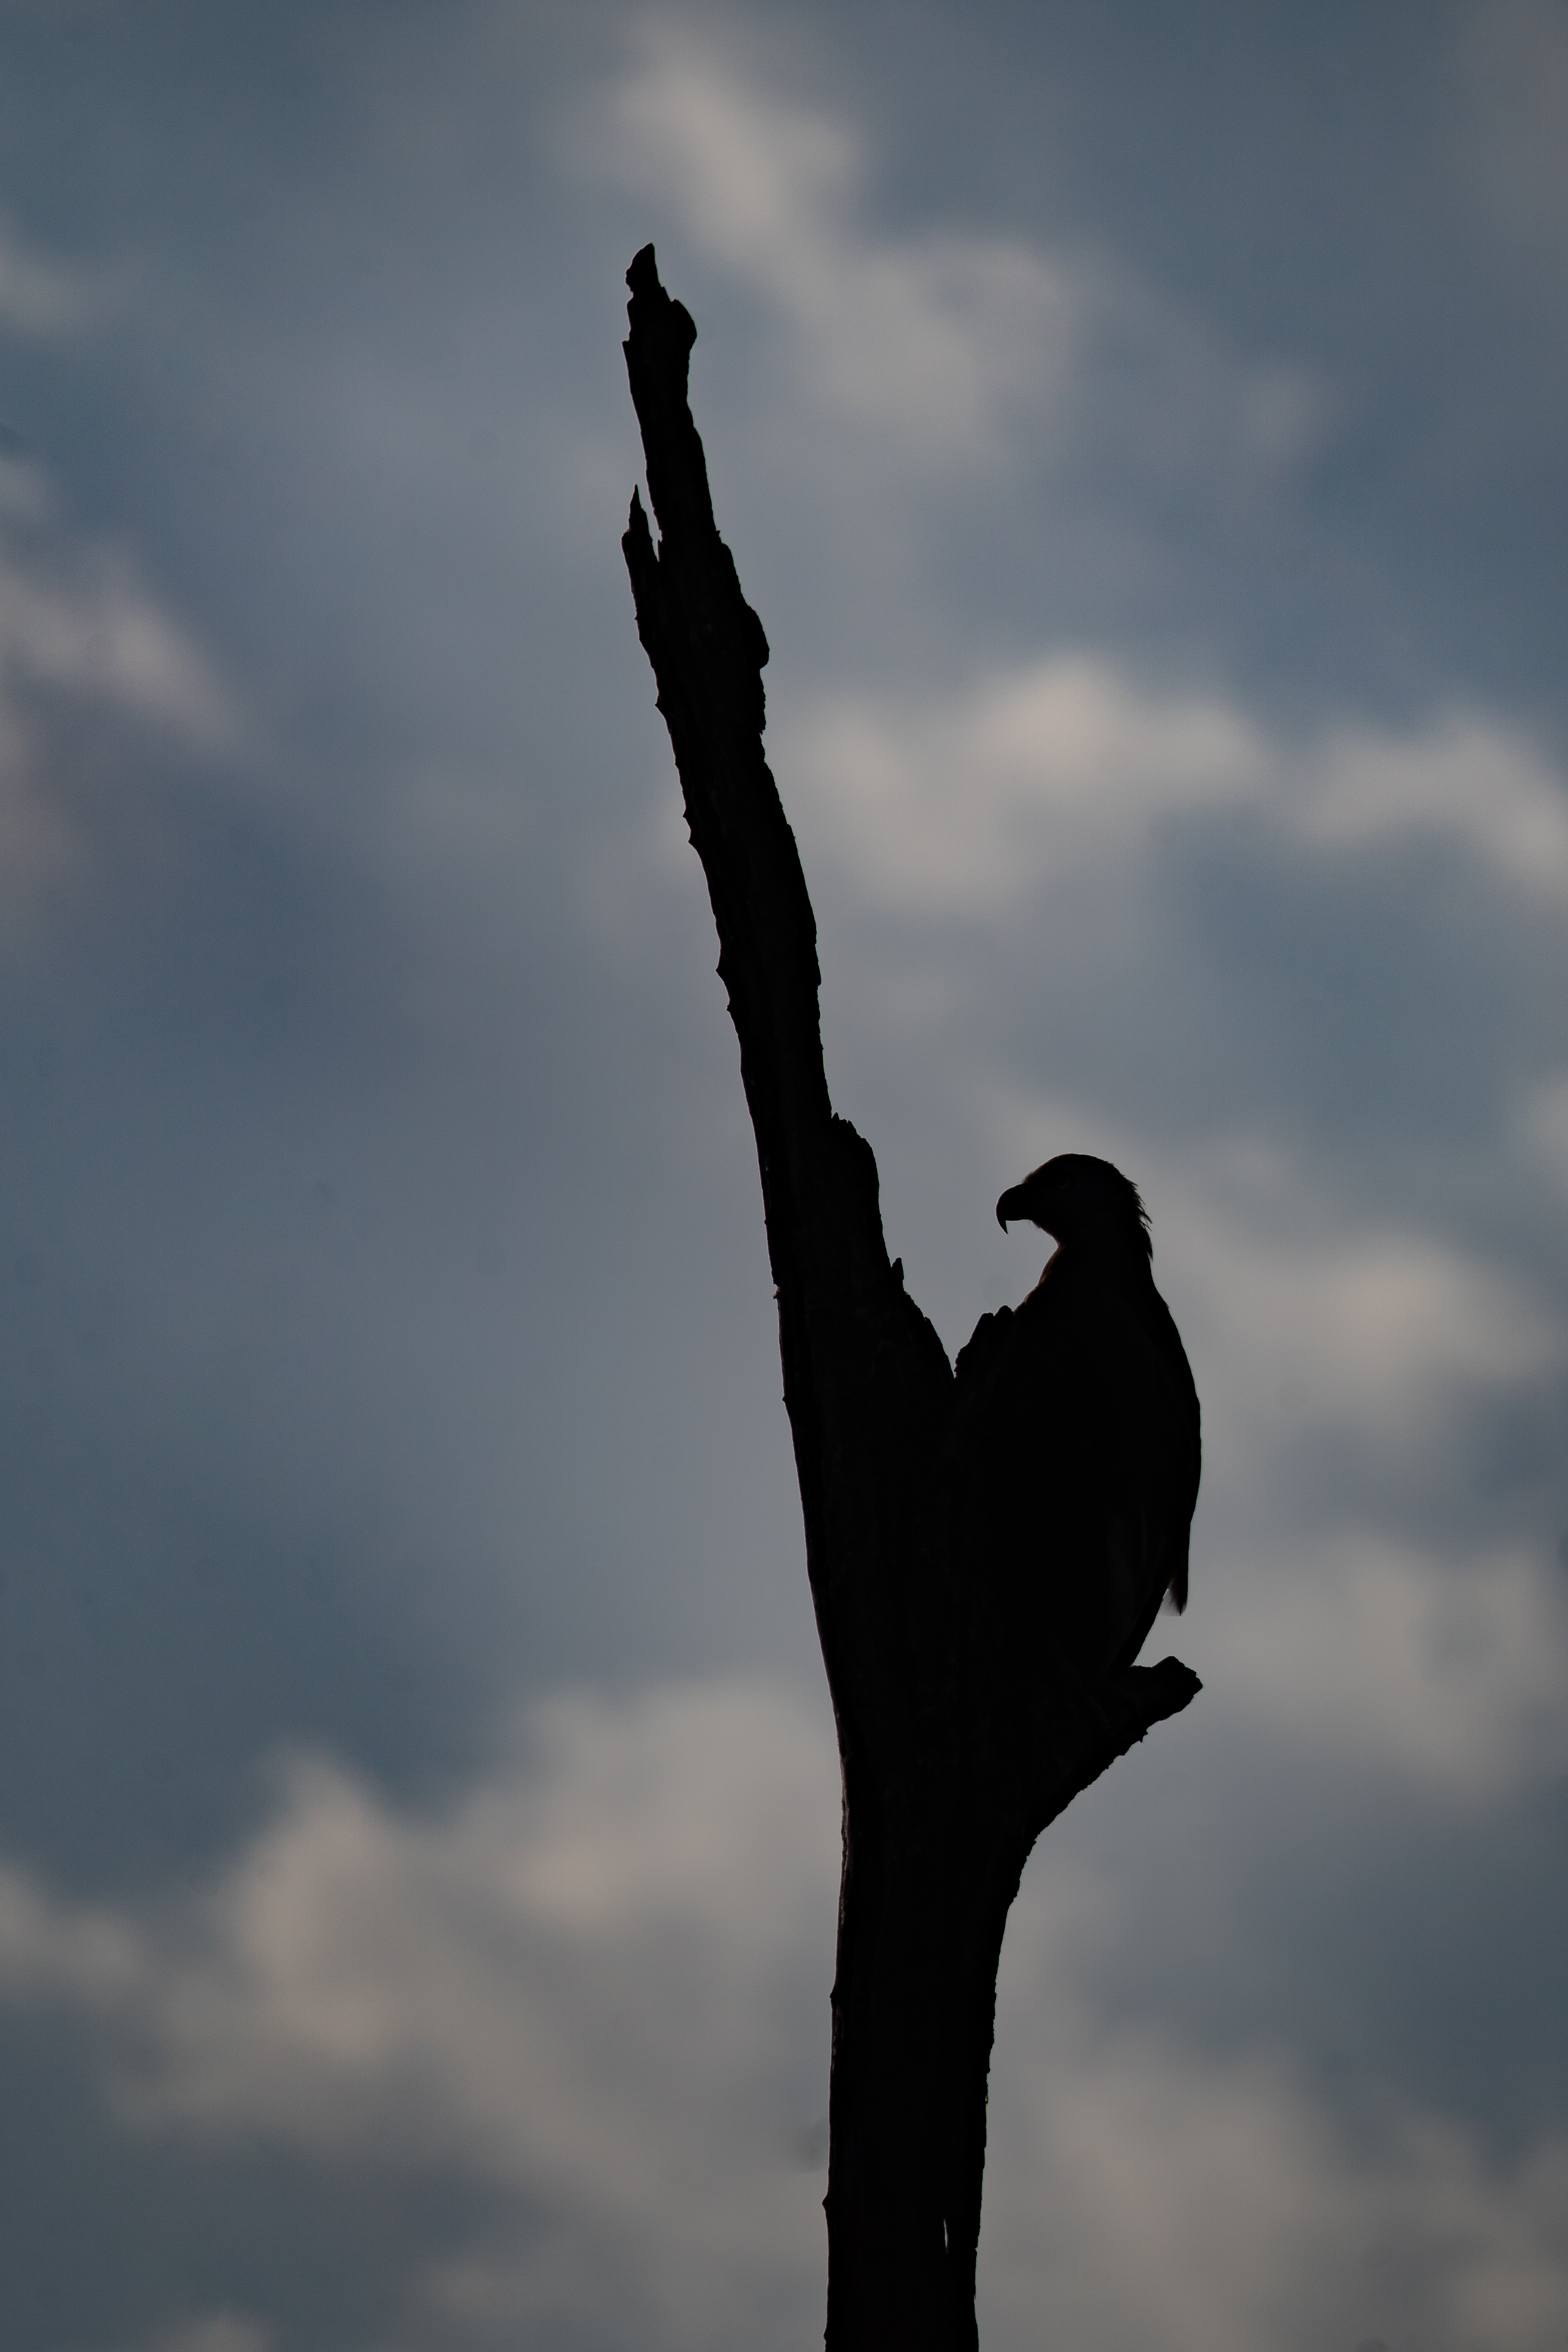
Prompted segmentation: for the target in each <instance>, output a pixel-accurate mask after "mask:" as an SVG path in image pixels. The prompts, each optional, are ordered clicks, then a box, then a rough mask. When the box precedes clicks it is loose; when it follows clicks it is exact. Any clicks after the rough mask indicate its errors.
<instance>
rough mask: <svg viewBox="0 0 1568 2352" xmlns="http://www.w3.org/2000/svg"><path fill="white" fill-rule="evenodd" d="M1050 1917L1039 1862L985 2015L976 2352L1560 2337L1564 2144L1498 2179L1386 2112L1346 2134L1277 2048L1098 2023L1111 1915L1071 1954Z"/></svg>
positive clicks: (1401, 2110) (1401, 2111) (1401, 2113)
mask: <svg viewBox="0 0 1568 2352" xmlns="http://www.w3.org/2000/svg"><path fill="white" fill-rule="evenodd" d="M1056 1901H1057V1891H1056V1873H1055V1871H1054V1868H1053V1866H1052V1864H1051V1862H1050V1861H1049V1860H1045V1861H1043V1863H1042V1862H1038V1861H1037V1863H1036V1864H1033V1865H1031V1868H1030V1874H1029V1875H1028V1877H1027V1878H1026V1881H1025V1886H1024V1891H1023V1893H1022V1895H1020V1897H1019V1903H1018V1905H1017V1906H1016V1908H1015V1913H1014V1917H1013V1920H1012V1922H1011V1924H1010V1925H1009V1939H1008V1948H1007V1951H1006V1954H1005V1956H1004V1962H1003V1971H1002V1980H1001V1986H1000V1997H999V2000H998V2052H999V2053H1000V2054H999V2057H998V2066H997V2080H996V2086H995V2090H994V2093H993V2098H992V2107H991V2114H992V2125H991V2144H992V2158H991V2164H992V2172H993V2179H992V2180H991V2181H990V2182H989V2183H988V2191H987V2217H986V2228H985V2234H984V2235H983V2237H982V2242H981V2244H982V2278H983V2287H982V2310H983V2315H984V2321H985V2326H984V2329H983V2333H984V2336H985V2339H986V2340H987V2341H988V2342H994V2341H996V2340H998V2338H1000V2339H1001V2340H1002V2341H1004V2342H1008V2343H1013V2344H1018V2345H1020V2346H1021V2345H1023V2344H1028V2343H1032V2342H1035V2341H1037V2340H1038V2336H1039V2330H1040V2315H1041V2314H1042V2313H1044V2312H1050V2314H1051V2325H1052V2332H1053V2333H1055V2334H1060V2335H1061V2337H1062V2338H1063V2339H1064V2340H1068V2341H1071V2342H1072V2343H1074V2344H1079V2345H1082V2346H1083V2347H1086V2352H1123V2347H1133V2346H1136V2345H1147V2344H1149V2343H1159V2344H1161V2345H1162V2346H1168V2347H1171V2352H1258V2347H1260V2346H1263V2347H1270V2352H1293V2347H1298V2346H1299V2347H1302V2352H1305V2348H1306V2347H1308V2346H1313V2347H1316V2346H1321V2345H1322V2344H1334V2343H1339V2344H1343V2346H1344V2347H1346V2348H1347V2352H1348V2348H1349V2347H1352V2346H1354V2345H1355V2344H1356V2343H1357V2342H1358V2341H1364V2340H1365V2339H1366V2338H1368V2337H1381V2338H1384V2339H1385V2340H1387V2341H1389V2342H1390V2343H1393V2344H1395V2345H1398V2344H1401V2343H1412V2342H1416V2343H1420V2344H1422V2345H1424V2346H1426V2347H1428V2352H1438V2347H1448V2346H1450V2345H1451V2346H1453V2347H1455V2352H1459V2347H1466V2352H1472V2347H1474V2346H1476V2345H1477V2344H1489V2343H1490V2344H1507V2345H1508V2346H1509V2347H1511V2352H1538V2348H1539V2352H1545V2347H1547V2346H1548V2345H1550V2344H1552V2343H1553V2342H1554V2341H1555V2340H1556V2339H1557V2336H1558V2334H1559V2333H1560V2330H1561V2326H1562V2323H1563V2316H1564V2314H1565V2313H1568V2227H1565V2224H1564V2214H1565V2212H1568V2206H1565V2204H1564V2190H1565V2189H1568V2147H1565V2146H1564V2145H1563V2143H1561V2142H1560V2141H1557V2140H1547V2141H1545V2142H1543V2143H1542V2144H1541V2145H1539V2146H1537V2147H1535V2148H1534V2149H1532V2150H1530V2151H1528V2152H1527V2153H1526V2154H1525V2155H1524V2156H1523V2157H1522V2158H1521V2159H1520V2160H1519V2161H1518V2162H1517V2163H1516V2164H1515V2165H1514V2166H1513V2167H1512V2168H1509V2169H1507V2170H1504V2169H1502V2168H1497V2169H1493V2168H1491V2167H1490V2166H1489V2164H1488V2163H1487V2161H1486V2159H1485V2158H1484V2157H1483V2155H1482V2154H1481V2152H1480V2151H1479V2149H1478V2148H1477V2147H1475V2146H1474V2145H1473V2144H1472V2143H1470V2142H1469V2140H1468V2138H1467V2137H1466V2136H1465V2134H1464V2133H1463V2132H1461V2131H1459V2130H1458V2129H1457V2128H1456V2127H1455V2126H1452V2125H1451V2124H1448V2123H1447V2122H1445V2121H1443V2120H1441V2119H1439V2118H1437V2117H1434V2116H1428V2115H1422V2114H1420V2113H1418V2112H1416V2111H1414V2110H1412V2109H1410V2108H1408V2107H1406V2106H1404V2105H1401V2103H1399V2102H1398V2101H1397V2100H1396V2099H1394V2098H1392V2097H1386V2096H1385V2098H1384V2099H1383V2100H1382V2101H1381V2102H1380V2103H1379V2104H1380V2105H1381V2123H1380V2126H1379V2127H1378V2128H1377V2129H1376V2130H1375V2132H1374V2133H1371V2134H1367V2133H1365V2132H1363V2133H1361V2134H1358V2135H1356V2136H1354V2137H1353V2136H1352V2135H1351V2134H1350V2133H1349V2132H1348V2131H1346V2130H1344V2129H1343V2127H1342V2126H1340V2125H1339V2124H1338V2123H1337V2122H1336V2120H1335V2118H1334V2117H1333V2115H1332V2114H1331V2113H1330V2112H1329V2111H1327V2110H1326V2109H1325V2107H1324V2106H1323V2105H1322V2104H1321V2103H1320V2102H1319V2101H1318V2100H1317V2099H1316V2098H1314V2097H1313V2096H1312V2094H1311V2093H1310V2092H1309V2091H1308V2089H1307V2088H1306V2086H1305V2085H1304V2084H1303V2083H1302V2082H1301V2079H1300V2078H1299V2076H1298V2075H1297V2074H1296V2072H1295V2070H1294V2069H1293V2068H1292V2067H1291V2065H1290V2063H1288V2061H1287V2060H1286V2059H1285V2058H1284V2057H1283V2056H1282V2055H1281V2054H1280V2053H1272V2052H1267V2051H1261V2052H1253V2053H1243V2054H1240V2055H1238V2056H1232V2057H1220V2056H1215V2055H1203V2054H1200V2053H1197V2051H1194V2050H1191V2049H1188V2048H1186V2047H1184V2046H1183V2045H1182V2044H1181V2043H1180V2042H1177V2041H1176V2040H1175V2038H1174V2037H1172V2036H1170V2035H1169V2034H1167V2033H1163V2032H1158V2031H1155V2030H1151V2029H1150V2028H1148V2027H1147V2026H1133V2027H1118V2028H1108V2027H1107V2026H1106V2025H1105V2023H1104V2022H1103V2021H1102V2020H1101V2019H1100V2018H1098V2017H1097V2016H1096V2014H1095V2008H1094V2004H1093V2001H1092V1991H1091V1988H1092V1975H1093V1964H1094V1958H1095V1954H1096V1950H1097V1948H1100V1944H1101V1939H1102V1938H1103V1937H1104V1936H1105V1935H1106V1934H1107V1933H1109V1934H1111V1935H1113V1934H1114V1932H1115V1926H1114V1913H1113V1910H1109V1909H1108V1910H1107V1911H1106V1912H1105V1913H1104V1914H1103V1918H1102V1922H1101V1924H1100V1927H1099V1933H1098V1936H1097V1937H1095V1938H1094V1939H1092V1940H1090V1939H1086V1940H1085V1942H1084V1945H1083V1948H1082V1949H1081V1950H1080V1951H1079V1952H1078V1953H1076V1954H1075V1955H1072V1956H1071V1958H1069V1957H1067V1956H1065V1955H1063V1954H1062V1952H1061V1949H1060V1945H1061V1938H1060V1937H1056V1936H1055V1935H1054V1934H1053V1933H1052V1928H1051V1914H1052V1912H1053V1910H1054V1908H1055V1906H1056ZM1364 2087H1365V2088H1366V2090H1367V2091H1369V2092H1373V2091H1375V2086H1374V2085H1366V2086H1364ZM1026 2183H1027V2188H1026V2186H1025V2184H1026Z"/></svg>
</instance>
